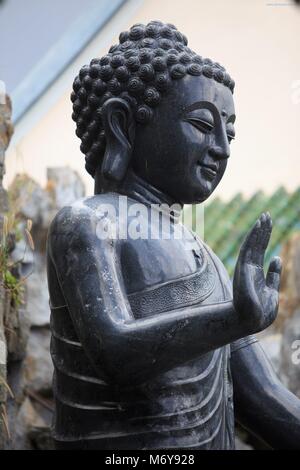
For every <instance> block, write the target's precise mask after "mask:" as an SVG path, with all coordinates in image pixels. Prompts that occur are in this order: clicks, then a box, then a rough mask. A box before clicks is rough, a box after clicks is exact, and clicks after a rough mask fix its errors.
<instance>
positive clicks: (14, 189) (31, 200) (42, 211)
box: [9, 174, 53, 230]
mask: <svg viewBox="0 0 300 470" xmlns="http://www.w3.org/2000/svg"><path fill="white" fill-rule="evenodd" d="M9 195H10V201H11V210H12V211H13V212H14V213H15V215H16V216H19V217H20V218H22V219H25V220H26V219H30V220H32V224H33V225H34V226H36V227H39V229H44V230H45V229H47V228H48V227H49V223H50V220H51V217H52V215H53V207H52V201H51V198H50V196H49V194H48V192H47V191H46V190H45V189H43V188H42V187H41V186H40V185H39V184H38V183H36V181H34V180H33V179H32V178H30V177H29V176H27V175H25V174H19V175H17V176H16V177H15V179H14V180H13V182H12V183H11V185H10V186H9Z"/></svg>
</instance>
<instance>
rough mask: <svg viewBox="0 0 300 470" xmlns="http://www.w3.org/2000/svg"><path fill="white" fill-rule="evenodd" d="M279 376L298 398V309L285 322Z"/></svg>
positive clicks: (299, 327)
mask: <svg viewBox="0 0 300 470" xmlns="http://www.w3.org/2000/svg"><path fill="white" fill-rule="evenodd" d="M280 377H281V380H282V381H283V382H284V384H285V385H286V386H287V387H288V388H289V390H291V392H293V393H294V394H295V395H297V396H298V397H299V398H300V309H297V310H296V312H295V313H294V315H293V317H292V318H291V319H290V320H289V322H287V323H286V325H285V328H284V331H283V337H282V347H281V355H280Z"/></svg>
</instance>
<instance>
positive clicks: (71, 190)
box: [47, 167, 85, 210]
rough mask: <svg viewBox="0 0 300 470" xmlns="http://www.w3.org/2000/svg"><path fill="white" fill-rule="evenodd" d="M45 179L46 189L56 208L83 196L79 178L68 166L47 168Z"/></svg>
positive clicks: (81, 183) (83, 188) (82, 186)
mask: <svg viewBox="0 0 300 470" xmlns="http://www.w3.org/2000/svg"><path fill="white" fill-rule="evenodd" d="M47 179H48V183H47V190H48V192H49V194H50V195H51V198H52V202H53V205H54V206H55V207H56V209H57V210H59V209H61V208H62V207H63V206H67V205H68V204H72V203H73V202H74V201H76V199H80V198H82V197H84V196H85V187H84V184H83V182H82V180H81V178H80V177H79V175H78V173H77V172H76V171H74V170H72V169H71V168H69V167H58V168H48V169H47Z"/></svg>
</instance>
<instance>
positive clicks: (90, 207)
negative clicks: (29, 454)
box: [52, 193, 118, 226]
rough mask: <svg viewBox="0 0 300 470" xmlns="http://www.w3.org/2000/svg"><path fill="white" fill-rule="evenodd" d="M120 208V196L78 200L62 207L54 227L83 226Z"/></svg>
mask: <svg viewBox="0 0 300 470" xmlns="http://www.w3.org/2000/svg"><path fill="white" fill-rule="evenodd" d="M117 207H118V194H116V193H105V194H96V195H95V196H90V197H85V198H81V199H77V200H76V201H74V202H73V203H72V204H68V205H66V206H64V207H62V208H61V209H60V210H59V211H58V212H57V214H56V216H55V217H54V219H53V221H52V225H57V224H63V225H65V226H68V225H69V224H72V225H73V224H76V223H77V224H81V223H83V222H84V221H85V220H93V219H97V218H99V217H101V216H103V212H109V210H110V208H111V209H116V208H117Z"/></svg>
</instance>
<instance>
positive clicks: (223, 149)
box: [209, 145, 230, 160]
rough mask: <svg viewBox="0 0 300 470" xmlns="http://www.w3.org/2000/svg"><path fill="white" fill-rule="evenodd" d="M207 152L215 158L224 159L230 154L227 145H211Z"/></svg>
mask: <svg viewBox="0 0 300 470" xmlns="http://www.w3.org/2000/svg"><path fill="white" fill-rule="evenodd" d="M209 154H210V155H211V156H212V157H213V158H215V159H216V160H225V159H227V158H229V155H230V150H229V145H224V146H220V145H213V146H211V147H210V149H209Z"/></svg>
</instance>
